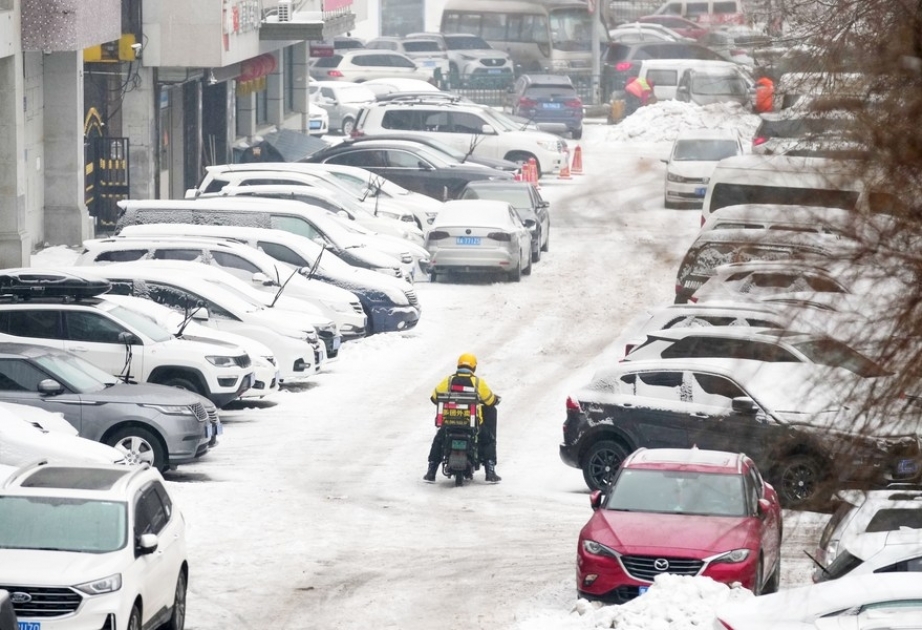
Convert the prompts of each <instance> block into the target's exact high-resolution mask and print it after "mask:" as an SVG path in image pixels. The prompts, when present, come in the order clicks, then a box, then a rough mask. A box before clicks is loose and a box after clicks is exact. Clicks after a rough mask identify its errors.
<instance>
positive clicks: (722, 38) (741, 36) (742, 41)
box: [698, 24, 772, 67]
mask: <svg viewBox="0 0 922 630" xmlns="http://www.w3.org/2000/svg"><path fill="white" fill-rule="evenodd" d="M698 43H700V44H704V45H705V46H707V47H708V48H710V49H711V50H715V51H717V52H719V53H720V54H721V55H723V56H724V57H726V58H727V59H730V60H732V61H734V62H735V63H738V64H741V65H745V66H749V67H752V66H754V65H755V63H756V59H757V58H758V55H759V52H760V49H764V48H767V47H769V46H771V45H772V38H771V37H769V36H768V35H766V34H764V33H762V32H759V31H757V30H755V29H752V28H750V27H748V26H745V25H741V24H738V25H734V26H727V27H723V28H720V29H713V30H710V31H708V32H707V33H705V34H704V35H702V36H701V37H699V38H698Z"/></svg>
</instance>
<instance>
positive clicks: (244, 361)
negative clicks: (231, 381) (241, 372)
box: [234, 354, 251, 368]
mask: <svg viewBox="0 0 922 630" xmlns="http://www.w3.org/2000/svg"><path fill="white" fill-rule="evenodd" d="M234 363H236V364H237V365H239V366H240V367H242V368H248V367H250V363H251V361H250V355H248V354H241V355H240V356H239V357H234Z"/></svg>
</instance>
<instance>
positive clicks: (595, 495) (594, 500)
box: [589, 490, 602, 510]
mask: <svg viewBox="0 0 922 630" xmlns="http://www.w3.org/2000/svg"><path fill="white" fill-rule="evenodd" d="M589 506H590V507H591V508H592V509H593V510H598V509H599V508H600V507H602V491H601V490H593V491H592V492H590V493H589Z"/></svg>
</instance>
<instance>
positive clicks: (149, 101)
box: [121, 67, 160, 199]
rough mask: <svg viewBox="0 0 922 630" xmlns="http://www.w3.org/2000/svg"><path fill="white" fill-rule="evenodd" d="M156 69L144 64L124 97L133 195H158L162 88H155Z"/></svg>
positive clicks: (147, 197) (131, 196)
mask: <svg viewBox="0 0 922 630" xmlns="http://www.w3.org/2000/svg"><path fill="white" fill-rule="evenodd" d="M154 87H155V86H154V77H153V70H152V69H151V68H143V67H142V68H140V69H139V70H138V81H137V82H136V83H135V84H134V85H133V87H132V89H130V90H128V91H127V92H126V93H125V95H124V97H123V99H124V100H123V101H122V109H121V115H122V133H124V134H125V136H126V137H127V138H128V156H129V157H128V180H129V184H130V186H131V188H130V190H129V193H128V196H129V197H130V198H131V199H154V198H156V197H157V195H156V194H155V190H156V188H155V182H156V171H157V164H156V156H157V153H158V152H159V151H160V144H159V142H158V138H157V132H156V129H157V119H156V116H157V115H158V113H159V109H158V108H157V106H156V105H157V103H158V102H159V101H158V97H159V92H158V91H157V90H155V89H154Z"/></svg>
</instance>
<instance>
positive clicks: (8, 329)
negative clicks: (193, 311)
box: [0, 269, 254, 407]
mask: <svg viewBox="0 0 922 630" xmlns="http://www.w3.org/2000/svg"><path fill="white" fill-rule="evenodd" d="M4 275H5V276H7V277H8V278H10V279H11V280H13V281H15V282H18V283H21V284H23V285H24V286H25V285H28V286H29V287H32V288H34V285H37V284H42V282H43V281H44V280H45V279H48V278H52V279H53V280H52V281H57V282H59V281H61V280H62V279H66V280H68V281H70V282H74V283H75V285H79V284H80V282H81V281H83V280H85V279H86V278H85V277H84V276H82V275H81V274H79V273H69V272H63V271H50V270H35V269H9V270H5V271H4ZM100 294H101V295H99V296H97V297H87V298H80V299H74V298H73V297H70V296H67V295H57V296H55V297H47V298H30V299H25V300H21V299H18V298H15V297H12V298H10V297H6V296H5V297H3V298H0V341H6V342H18V343H28V344H33V345H38V346H46V347H51V348H55V349H57V350H65V351H67V352H70V353H73V354H76V355H78V356H80V357H82V358H84V359H86V360H87V361H89V362H90V363H93V364H94V365H96V366H97V367H99V368H102V369H103V370H105V371H106V372H108V373H109V374H112V375H113V376H116V377H119V378H126V379H127V380H134V381H137V382H140V383H158V384H161V385H169V386H173V387H179V388H181V389H186V390H189V391H192V392H195V393H197V394H199V395H201V396H204V397H205V398H208V399H209V400H210V401H212V402H213V403H214V404H215V405H217V406H218V407H222V406H224V405H226V404H227V403H229V402H231V401H232V400H235V399H236V398H238V397H239V396H240V394H242V393H243V392H244V391H246V390H247V389H249V388H250V386H252V384H253V381H254V376H253V369H252V367H251V366H250V363H251V360H250V356H249V355H248V354H247V353H246V351H245V350H243V348H240V347H239V346H234V345H230V344H222V343H217V342H213V343H212V342H208V341H207V340H200V341H189V340H186V339H177V338H176V337H174V336H173V335H172V334H171V333H170V332H168V331H167V330H166V329H164V328H163V327H161V326H159V325H157V324H156V323H154V322H153V321H152V320H150V319H148V318H145V317H142V316H139V315H138V314H137V313H135V312H133V311H130V310H128V309H126V308H124V307H122V306H119V305H118V304H114V303H112V302H107V301H106V300H105V297H104V292H102V291H101V292H100Z"/></svg>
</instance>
